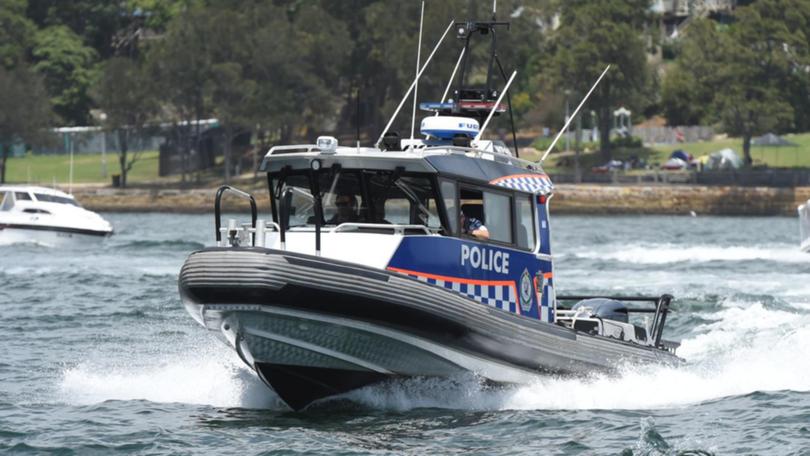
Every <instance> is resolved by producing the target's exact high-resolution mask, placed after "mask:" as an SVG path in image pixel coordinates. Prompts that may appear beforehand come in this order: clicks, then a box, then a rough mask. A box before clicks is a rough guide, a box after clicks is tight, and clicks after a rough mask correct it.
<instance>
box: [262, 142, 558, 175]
mask: <svg viewBox="0 0 810 456" xmlns="http://www.w3.org/2000/svg"><path fill="white" fill-rule="evenodd" d="M364 149H368V148H364ZM408 149H410V150H408ZM408 149H406V151H409V152H411V153H413V154H414V155H415V156H416V157H418V158H423V157H424V156H425V155H434V154H435V153H436V152H441V151H445V152H447V153H449V154H452V155H464V156H469V155H467V154H470V153H472V154H474V155H475V158H481V157H483V156H484V155H489V156H491V157H492V158H493V159H502V160H505V161H506V162H508V163H509V164H510V165H514V166H517V167H520V168H525V169H528V170H532V171H539V172H543V168H542V166H541V165H540V164H539V163H536V162H531V161H528V160H524V159H522V158H517V157H513V156H511V155H505V154H502V153H499V152H495V151H490V150H485V149H478V148H474V147H462V146H452V145H435V146H428V145H425V146H423V147H420V148H416V147H409V148H408ZM345 150H356V149H355V148H354V147H346V148H345ZM372 150H373V149H372ZM321 151H322V149H321V148H320V147H318V145H317V144H296V145H288V146H273V147H271V148H270V150H269V151H268V152H267V155H283V154H294V153H312V152H321ZM378 151H380V152H382V150H379V149H378Z"/></svg>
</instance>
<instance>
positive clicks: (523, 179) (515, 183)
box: [490, 174, 554, 195]
mask: <svg viewBox="0 0 810 456" xmlns="http://www.w3.org/2000/svg"><path fill="white" fill-rule="evenodd" d="M490 183H492V184H495V185H499V186H501V187H506V188H511V189H513V190H520V191H522V192H529V193H539V194H543V195H545V194H549V193H551V192H552V191H553V190H554V184H552V183H551V179H549V178H548V176H546V175H545V174H537V175H531V174H520V175H516V176H506V177H500V178H498V179H495V180H493V181H492V182H490Z"/></svg>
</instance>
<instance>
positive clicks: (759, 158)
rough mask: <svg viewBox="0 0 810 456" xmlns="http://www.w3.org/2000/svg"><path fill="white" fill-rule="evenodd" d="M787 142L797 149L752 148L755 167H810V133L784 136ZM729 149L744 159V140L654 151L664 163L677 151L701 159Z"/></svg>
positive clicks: (678, 146)
mask: <svg viewBox="0 0 810 456" xmlns="http://www.w3.org/2000/svg"><path fill="white" fill-rule="evenodd" d="M782 137H783V138H785V139H786V140H788V141H790V142H792V143H795V144H797V146H796V147H792V146H785V147H760V146H753V145H752V146H751V158H753V159H754V165H755V166H756V165H767V166H769V167H771V168H778V167H797V166H798V167H810V133H800V134H795V135H794V134H790V135H783V136H782ZM726 147H729V148H731V149H734V151H735V152H737V154H739V155H740V158H742V139H740V138H728V139H721V140H715V141H704V142H697V143H684V144H674V145H666V146H663V145H662V146H656V147H655V148H654V149H655V150H656V151H658V152H660V153H661V157H662V162H663V161H665V160H666V157H669V154H671V153H672V151H674V150H676V149H683V150H685V151H686V152H689V153H690V154H692V155H694V156H695V157H700V156H701V155H707V154H710V153H712V152H715V151H718V150H720V149H725V148H726Z"/></svg>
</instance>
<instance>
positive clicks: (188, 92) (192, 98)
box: [146, 6, 218, 181]
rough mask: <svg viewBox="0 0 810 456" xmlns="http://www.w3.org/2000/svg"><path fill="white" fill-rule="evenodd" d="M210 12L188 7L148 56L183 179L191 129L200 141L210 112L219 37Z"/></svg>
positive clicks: (187, 169)
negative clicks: (175, 138) (167, 112)
mask: <svg viewBox="0 0 810 456" xmlns="http://www.w3.org/2000/svg"><path fill="white" fill-rule="evenodd" d="M210 20H211V18H210V17H209V11H207V10H206V9H205V8H204V7H202V6H191V7H189V8H188V9H186V10H184V11H183V12H182V13H180V14H179V15H177V16H175V17H174V18H173V19H172V20H171V22H170V23H169V24H168V26H167V30H166V33H165V34H164V35H163V36H162V38H161V39H160V40H159V41H158V42H156V43H155V44H154V45H153V46H151V47H150V49H149V50H148V52H147V56H146V59H147V64H148V66H149V71H150V74H151V76H152V78H153V79H154V80H155V81H157V84H156V86H155V90H156V91H157V93H158V94H159V96H160V98H161V99H162V100H164V101H165V103H166V107H167V108H168V109H169V110H171V117H172V118H173V120H174V121H175V129H174V131H175V132H176V134H177V136H178V138H179V141H178V142H179V143H180V144H182V147H181V154H182V160H181V163H182V179H183V181H185V180H186V176H187V173H188V171H189V157H190V156H191V149H192V148H196V147H197V145H196V144H192V141H191V140H192V128H191V126H190V125H189V124H185V125H182V123H183V122H193V125H194V129H195V130H196V131H195V132H194V133H195V134H194V137H195V138H197V139H199V137H200V135H199V133H200V131H199V126H200V121H201V120H202V119H204V118H205V116H206V115H207V114H208V113H209V112H210V93H211V85H212V84H211V81H212V61H211V57H212V56H211V51H210V48H211V46H213V43H214V41H216V40H217V39H218V37H216V36H213V35H212V34H211V33H210V31H209V27H208V26H209V23H210Z"/></svg>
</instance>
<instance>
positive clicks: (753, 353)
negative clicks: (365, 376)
mask: <svg viewBox="0 0 810 456" xmlns="http://www.w3.org/2000/svg"><path fill="white" fill-rule="evenodd" d="M725 305H726V308H725V309H724V310H722V311H720V312H715V313H713V314H710V315H708V316H704V317H705V318H706V319H707V320H711V321H712V322H711V323H709V324H706V325H704V326H701V327H698V328H695V331H694V335H693V336H691V337H689V338H687V339H685V340H683V345H682V346H681V349H680V351H679V354H680V355H681V356H683V357H684V358H686V359H687V361H688V365H687V366H685V367H681V368H674V367H652V368H651V367H646V368H639V367H633V366H625V367H624V368H623V369H622V370H621V372H620V375H618V376H611V375H594V376H592V377H590V378H586V379H582V378H555V377H538V378H537V380H536V381H535V382H534V383H532V384H531V385H524V386H515V387H508V388H502V389H501V388H498V389H494V388H488V387H485V386H482V385H481V384H480V382H478V380H477V379H474V378H465V379H454V380H444V381H442V380H435V379H413V380H407V381H402V382H397V383H393V384H386V385H377V386H372V387H368V388H365V389H363V390H360V391H357V392H354V393H350V395H349V396H348V397H349V398H350V399H352V400H355V401H358V402H360V403H362V404H364V405H366V406H369V407H372V408H375V409H376V408H381V409H392V410H408V409H413V408H423V407H435V408H450V409H457V408H462V409H470V410H510V409H518V410H534V409H540V410H588V409H591V410H610V409H612V410H615V409H623V410H644V409H661V408H672V407H679V406H684V405H688V404H696V403H701V402H707V401H712V400H715V399H720V398H724V397H731V396H741V395H746V394H750V393H753V392H757V391H784V390H791V391H800V392H807V391H810V377H808V376H807V372H809V371H810V358H808V357H807V356H806V354H807V353H808V351H810V315H808V314H807V313H803V312H791V311H775V310H769V309H766V308H765V307H763V306H762V305H761V304H759V303H754V304H748V305H744V304H739V303H737V304H728V303H727V304H725Z"/></svg>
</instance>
